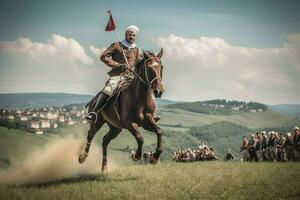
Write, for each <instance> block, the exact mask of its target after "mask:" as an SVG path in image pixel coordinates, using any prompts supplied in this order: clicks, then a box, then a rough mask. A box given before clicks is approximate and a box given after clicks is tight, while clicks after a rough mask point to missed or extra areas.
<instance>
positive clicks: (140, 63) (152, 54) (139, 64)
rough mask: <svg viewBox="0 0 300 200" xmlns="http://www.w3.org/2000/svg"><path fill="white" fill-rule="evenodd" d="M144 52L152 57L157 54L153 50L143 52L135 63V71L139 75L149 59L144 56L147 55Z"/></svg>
mask: <svg viewBox="0 0 300 200" xmlns="http://www.w3.org/2000/svg"><path fill="white" fill-rule="evenodd" d="M144 52H146V53H147V54H148V55H150V56H155V54H154V52H153V51H152V50H145V51H144V50H143V54H142V55H141V56H140V58H139V59H138V60H137V61H136V63H135V67H134V69H135V71H136V72H137V73H138V72H139V69H140V67H141V65H142V64H143V63H144V61H145V60H146V59H148V58H146V57H145V56H144V55H145V54H144Z"/></svg>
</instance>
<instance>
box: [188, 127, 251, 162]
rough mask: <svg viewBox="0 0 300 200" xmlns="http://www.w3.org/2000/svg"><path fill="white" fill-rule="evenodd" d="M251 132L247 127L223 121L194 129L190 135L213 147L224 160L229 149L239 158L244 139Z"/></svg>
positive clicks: (190, 131)
mask: <svg viewBox="0 0 300 200" xmlns="http://www.w3.org/2000/svg"><path fill="white" fill-rule="evenodd" d="M250 132H251V130H250V129H249V128H247V127H245V126H241V125H237V124H234V123H231V122H225V121H223V122H216V123H213V124H210V125H205V126H201V127H192V128H191V129H190V130H189V132H188V133H189V134H190V135H192V136H194V137H196V138H197V139H199V140H202V141H204V142H206V143H207V144H209V145H210V146H212V147H213V148H214V149H215V150H216V152H217V155H220V156H222V157H220V159H222V158H223V157H224V155H225V152H226V150H227V149H231V150H232V152H233V154H234V155H236V156H238V152H239V147H240V145H241V140H242V137H243V136H244V135H249V133H250Z"/></svg>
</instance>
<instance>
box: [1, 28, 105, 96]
mask: <svg viewBox="0 0 300 200" xmlns="http://www.w3.org/2000/svg"><path fill="white" fill-rule="evenodd" d="M94 49H95V51H96V50H97V48H94ZM89 53H90V52H89ZM94 59H95V58H91V57H89V56H88V54H87V53H86V51H85V49H84V48H83V46H82V45H81V44H80V43H79V42H78V41H76V40H74V39H72V38H67V37H64V36H61V35H57V34H53V35H52V36H51V37H50V39H49V40H48V41H47V42H45V43H40V42H34V41H32V40H31V39H29V38H18V39H17V40H15V41H0V92H69V93H82V94H95V93H97V92H98V91H99V90H100V89H102V88H103V86H104V83H105V81H106V80H107V79H108V75H107V74H106V73H105V72H106V71H108V70H109V67H105V66H104V64H102V63H101V62H100V61H99V59H97V60H96V59H95V61H94ZM87 66H88V67H87Z"/></svg>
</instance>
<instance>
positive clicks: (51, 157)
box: [0, 137, 117, 185]
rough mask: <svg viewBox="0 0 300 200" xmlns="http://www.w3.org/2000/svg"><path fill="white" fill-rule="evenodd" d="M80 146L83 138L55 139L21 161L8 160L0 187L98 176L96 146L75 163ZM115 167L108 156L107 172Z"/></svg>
mask: <svg viewBox="0 0 300 200" xmlns="http://www.w3.org/2000/svg"><path fill="white" fill-rule="evenodd" d="M84 145H85V139H83V138H74V137H66V138H56V139H54V140H53V141H51V143H48V144H46V145H45V146H44V147H42V148H36V149H34V150H33V151H32V152H31V153H30V154H28V155H26V157H25V159H22V160H13V159H12V158H10V159H11V161H12V163H11V166H10V167H9V168H8V169H5V170H0V177H1V178H0V185H21V184H35V183H45V182H49V181H54V180H59V179H63V178H66V177H73V176H77V175H84V174H99V173H101V156H102V153H101V152H100V145H97V144H94V143H92V144H91V149H90V152H89V156H88V157H87V159H86V161H85V162H84V163H83V164H79V162H78V156H79V154H80V153H81V152H82V150H83V148H84ZM116 167H117V166H116V164H115V162H114V161H113V158H111V157H110V159H109V169H110V171H111V170H113V169H115V168H116Z"/></svg>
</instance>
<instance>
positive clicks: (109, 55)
mask: <svg viewBox="0 0 300 200" xmlns="http://www.w3.org/2000/svg"><path fill="white" fill-rule="evenodd" d="M137 32H138V28H137V27H136V26H129V27H128V28H127V30H126V37H125V40H123V41H122V42H117V43H113V44H112V45H111V46H110V47H109V48H108V49H107V50H106V51H104V53H103V54H102V55H101V60H102V61H103V62H104V63H105V64H107V65H108V66H110V67H112V68H113V69H112V70H111V71H110V72H109V75H110V76H111V77H110V79H109V80H108V81H107V84H106V86H105V88H104V89H103V91H101V92H100V93H98V94H97V95H96V96H95V97H94V98H93V99H92V100H91V101H90V102H89V103H88V104H87V105H86V107H87V108H88V112H89V115H88V116H87V119H89V120H90V121H91V122H92V123H90V127H89V130H88V135H87V138H86V145H85V147H84V149H83V151H82V152H81V154H80V155H79V157H78V161H79V162H80V163H83V162H84V161H85V160H86V158H87V157H88V153H89V149H90V145H91V142H92V140H93V138H94V136H95V134H96V133H97V132H98V131H99V130H100V129H101V127H102V126H103V125H104V124H107V125H108V127H109V130H108V132H107V133H106V134H105V135H104V137H103V139H102V171H106V170H107V148H108V145H109V143H110V142H111V140H113V139H114V138H116V137H117V136H118V135H119V134H120V133H121V132H122V130H123V129H127V130H128V131H129V132H130V133H131V134H132V135H133V136H134V138H135V140H136V142H137V145H138V147H137V149H136V151H135V153H134V154H132V156H131V157H132V159H133V160H134V161H137V160H140V159H141V158H142V146H143V143H144V137H143V134H142V132H141V131H140V130H139V128H140V127H142V128H143V129H144V130H148V131H151V132H154V133H156V136H157V146H156V149H155V151H154V152H153V153H152V154H151V155H150V157H149V161H150V163H151V164H155V163H157V162H158V160H159V157H160V154H161V153H162V129H161V128H160V127H159V126H158V124H157V123H156V122H157V118H156V117H154V116H155V115H154V114H155V110H156V106H155V102H154V100H153V95H154V96H155V97H156V98H160V97H161V96H162V94H163V92H164V89H163V84H162V74H163V64H162V62H161V57H162V55H163V49H161V50H160V52H159V53H158V54H154V52H151V51H143V54H142V56H141V59H139V54H138V48H137V47H136V44H135V43H134V41H135V38H136V34H137ZM123 51H124V52H123ZM123 54H125V55H126V57H123ZM127 61H128V62H127ZM126 65H127V66H126ZM128 65H129V66H128ZM128 77H129V79H127V78H128ZM122 80H125V83H126V84H125V85H124V84H122V86H120V87H117V85H118V84H119V83H120V82H124V81H122ZM114 93H116V95H115V96H114ZM112 95H113V97H115V98H109V100H107V98H108V97H109V96H112Z"/></svg>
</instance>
